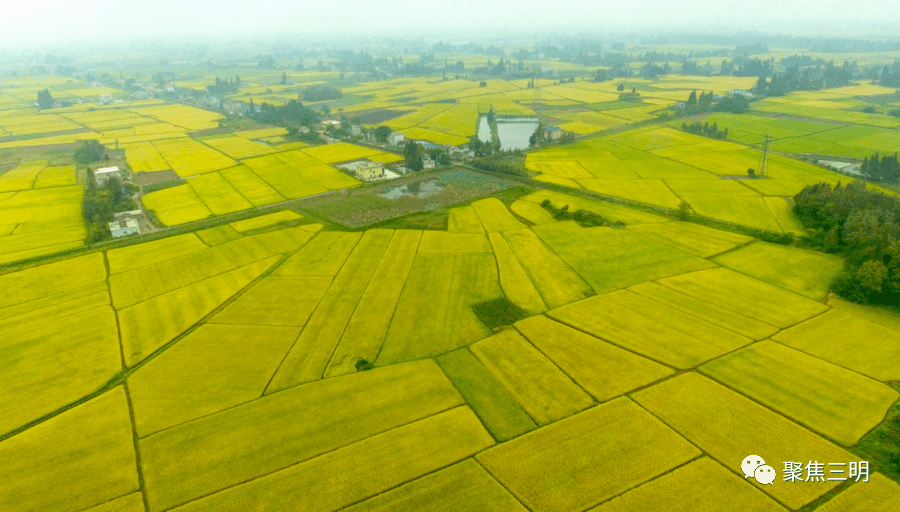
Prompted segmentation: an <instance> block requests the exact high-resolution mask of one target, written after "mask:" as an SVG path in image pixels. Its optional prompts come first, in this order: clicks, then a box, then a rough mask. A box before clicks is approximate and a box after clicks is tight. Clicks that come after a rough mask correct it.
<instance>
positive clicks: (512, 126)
mask: <svg viewBox="0 0 900 512" xmlns="http://www.w3.org/2000/svg"><path fill="white" fill-rule="evenodd" d="M496 121H497V137H499V138H500V149H501V150H503V151H507V150H515V149H528V146H529V144H528V139H530V138H531V134H533V133H534V130H535V129H536V128H537V126H538V118H536V117H497V118H496ZM478 139H479V140H481V141H484V142H490V140H491V127H490V125H489V124H488V121H487V116H480V117H479V118H478Z"/></svg>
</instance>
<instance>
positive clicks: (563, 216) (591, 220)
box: [541, 199, 624, 228]
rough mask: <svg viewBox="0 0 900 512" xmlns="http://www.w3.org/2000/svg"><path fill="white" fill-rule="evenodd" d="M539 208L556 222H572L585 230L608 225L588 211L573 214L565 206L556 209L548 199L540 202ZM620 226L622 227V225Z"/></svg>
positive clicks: (576, 211) (620, 222)
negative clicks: (542, 208)
mask: <svg viewBox="0 0 900 512" xmlns="http://www.w3.org/2000/svg"><path fill="white" fill-rule="evenodd" d="M541 206H543V207H544V209H545V210H547V211H548V212H550V215H552V216H553V218H554V219H556V220H574V221H575V222H577V223H578V224H580V225H581V226H584V227H586V228H590V227H594V226H606V225H608V224H609V223H608V222H606V221H605V220H604V219H603V217H602V216H600V215H599V214H596V213H594V212H591V211H588V210H575V212H570V211H569V205H565V206H563V207H562V208H557V207H555V206H553V203H551V202H550V200H549V199H544V200H543V201H542V202H541ZM618 223H619V224H622V221H618ZM622 225H623V226H624V224H622Z"/></svg>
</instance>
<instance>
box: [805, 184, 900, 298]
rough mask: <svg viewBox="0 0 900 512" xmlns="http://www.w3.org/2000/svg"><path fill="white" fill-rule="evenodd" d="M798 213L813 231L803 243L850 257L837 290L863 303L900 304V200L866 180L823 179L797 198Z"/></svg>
mask: <svg viewBox="0 0 900 512" xmlns="http://www.w3.org/2000/svg"><path fill="white" fill-rule="evenodd" d="M794 212H795V213H796V214H797V216H798V217H799V218H800V220H801V221H802V222H803V225H804V226H805V227H807V228H808V231H809V232H810V236H809V237H807V238H804V239H803V241H802V242H801V243H802V244H803V245H806V246H809V247H811V248H813V249H817V250H821V251H824V252H829V253H832V254H841V255H844V256H846V257H847V261H848V263H847V268H846V269H845V270H844V271H843V272H842V273H841V274H840V275H839V276H838V278H837V281H836V282H835V285H834V292H835V293H837V294H838V295H840V296H841V297H843V298H845V299H848V300H851V301H854V302H859V303H862V304H893V305H897V304H898V303H900V200H898V199H897V198H895V197H892V196H889V195H887V194H884V193H881V192H875V191H871V190H867V189H866V184H865V182H864V181H854V182H852V183H850V184H849V185H846V186H842V185H841V184H840V183H838V184H837V185H836V186H835V187H833V188H832V187H831V185H829V184H827V183H819V184H816V185H810V186H807V187H805V188H804V189H803V190H802V191H800V193H798V194H797V195H796V196H795V197H794Z"/></svg>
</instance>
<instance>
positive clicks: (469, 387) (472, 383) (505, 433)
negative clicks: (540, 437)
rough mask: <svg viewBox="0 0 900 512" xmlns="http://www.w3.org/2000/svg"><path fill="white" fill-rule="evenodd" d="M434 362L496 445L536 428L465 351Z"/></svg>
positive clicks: (441, 357)
mask: <svg viewBox="0 0 900 512" xmlns="http://www.w3.org/2000/svg"><path fill="white" fill-rule="evenodd" d="M436 361H437V363H438V365H440V367H441V369H442V370H444V373H446V374H447V376H448V377H450V381H451V382H453V385H454V386H456V389H457V390H458V391H459V393H460V394H461V395H462V396H463V398H464V399H465V400H466V403H468V404H469V406H470V407H471V408H472V409H473V410H474V411H475V414H477V415H478V417H479V418H480V419H481V421H482V422H483V423H484V425H485V426H486V427H487V429H488V430H489V431H490V433H491V435H493V436H494V438H495V439H497V441H500V442H502V441H507V440H509V439H512V438H514V437H518V436H520V435H522V434H524V433H525V432H528V431H530V430H534V429H535V428H537V425H535V423H534V421H532V420H531V418H529V417H528V415H527V414H525V411H523V410H522V408H521V407H519V404H517V403H516V401H515V399H514V398H513V397H512V395H510V394H509V393H508V392H507V391H506V389H504V388H503V385H502V384H501V383H500V381H498V380H497V379H496V378H494V376H493V375H492V374H491V372H489V371H488V370H487V368H485V367H484V366H483V365H482V364H481V363H480V362H478V359H476V358H475V356H473V355H472V353H471V352H469V350H468V349H465V348H461V349H459V350H456V351H453V352H449V353H447V354H444V355H442V356H438V357H437V358H436Z"/></svg>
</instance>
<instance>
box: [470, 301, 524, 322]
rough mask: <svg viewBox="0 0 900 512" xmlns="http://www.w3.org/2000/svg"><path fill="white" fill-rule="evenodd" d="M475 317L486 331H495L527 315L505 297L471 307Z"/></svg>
mask: <svg viewBox="0 0 900 512" xmlns="http://www.w3.org/2000/svg"><path fill="white" fill-rule="evenodd" d="M472 311H473V312H474V313H475V316H477V317H478V319H479V320H481V323H483V324H484V325H485V327H487V328H488V329H491V330H495V329H498V328H500V327H503V326H504V325H512V324H514V323H516V322H518V321H519V320H522V319H524V318H527V317H528V316H529V315H528V313H527V312H525V310H524V309H522V308H520V307H519V306H516V305H515V304H513V303H512V302H510V301H509V299H507V298H506V297H500V298H499V299H493V300H489V301H487V302H481V303H479V304H475V305H474V306H472Z"/></svg>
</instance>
